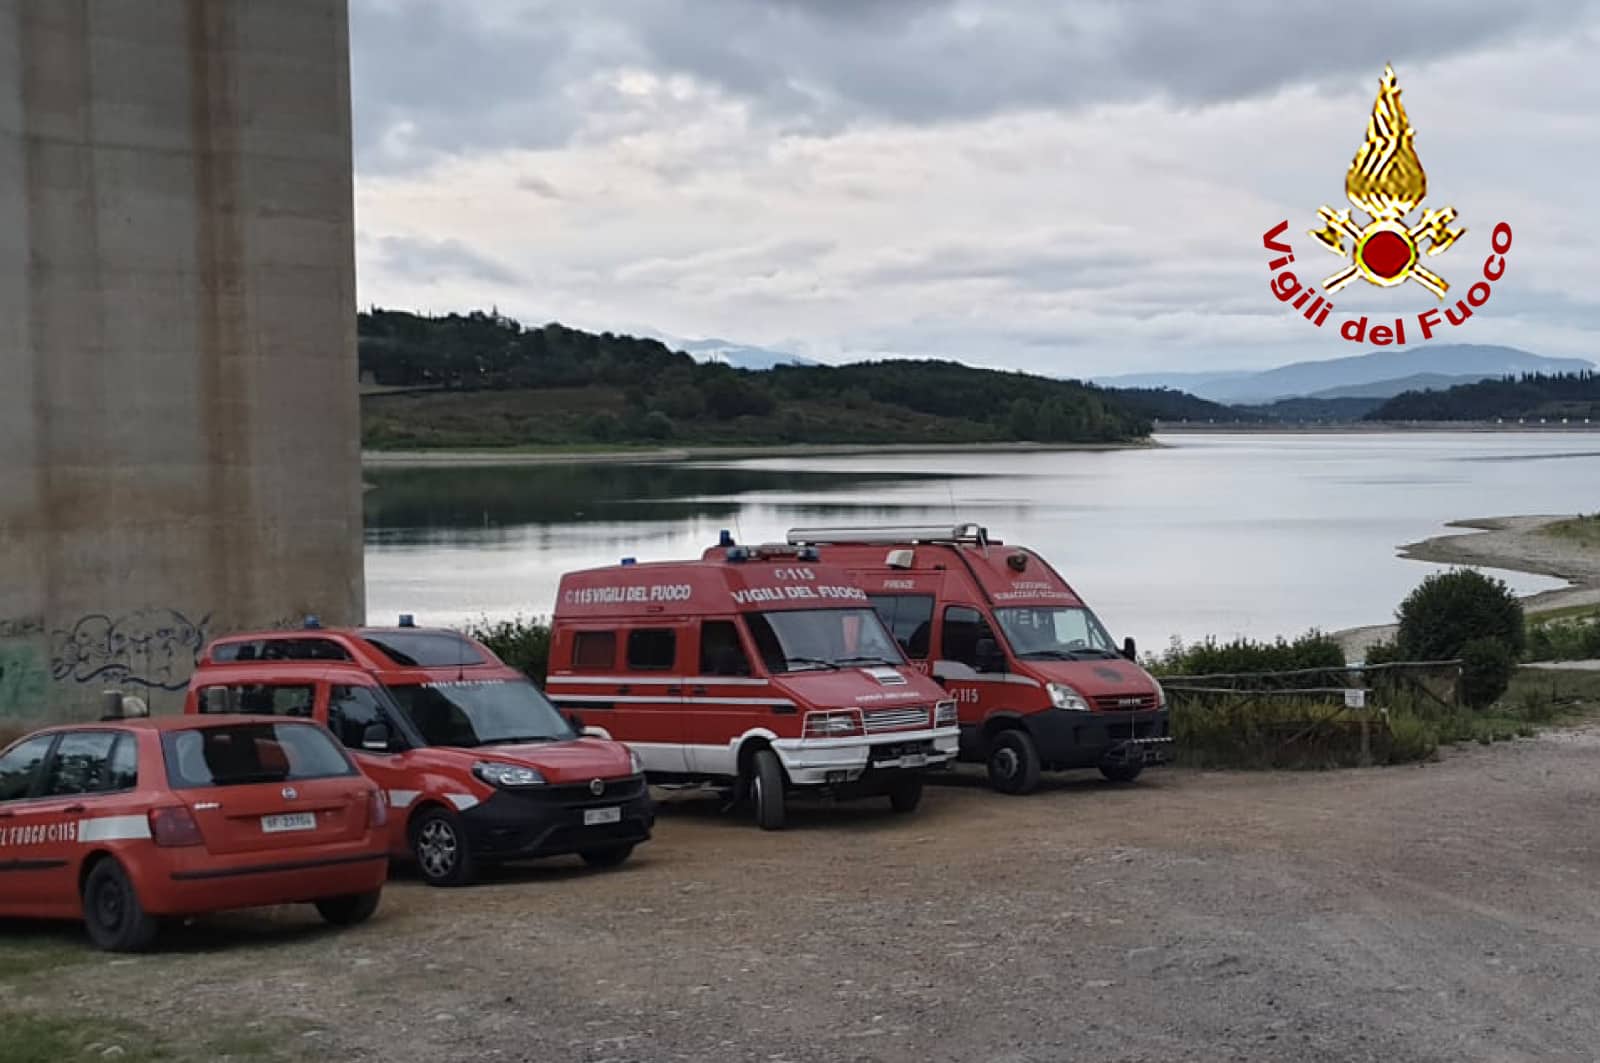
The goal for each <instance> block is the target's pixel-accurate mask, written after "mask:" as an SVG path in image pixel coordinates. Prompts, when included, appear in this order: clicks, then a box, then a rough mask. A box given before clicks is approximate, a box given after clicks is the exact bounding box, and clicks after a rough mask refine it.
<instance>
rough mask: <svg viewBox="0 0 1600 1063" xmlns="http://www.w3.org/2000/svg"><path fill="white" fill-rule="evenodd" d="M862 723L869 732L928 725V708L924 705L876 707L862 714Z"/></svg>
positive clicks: (899, 729) (900, 729)
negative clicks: (911, 707) (916, 706)
mask: <svg viewBox="0 0 1600 1063" xmlns="http://www.w3.org/2000/svg"><path fill="white" fill-rule="evenodd" d="M861 722H862V725H863V726H865V727H866V729H867V733H868V734H876V733H877V732H879V731H902V730H905V729H906V728H908V727H926V726H928V710H927V707H926V706H924V707H922V708H915V709H874V710H872V711H871V712H864V713H862V714H861Z"/></svg>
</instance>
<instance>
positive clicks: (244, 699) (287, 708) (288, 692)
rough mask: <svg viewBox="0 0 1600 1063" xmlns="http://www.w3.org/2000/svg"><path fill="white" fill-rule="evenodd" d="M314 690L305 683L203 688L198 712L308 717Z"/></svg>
mask: <svg viewBox="0 0 1600 1063" xmlns="http://www.w3.org/2000/svg"><path fill="white" fill-rule="evenodd" d="M316 695H317V690H316V687H313V686H311V685H309V684H305V683H236V684H234V685H233V686H215V687H203V688H201V690H200V695H199V698H198V701H199V703H200V711H201V712H203V713H209V714H210V715H212V716H303V717H308V718H309V717H310V716H311V712H312V709H313V707H314V706H315V705H316V700H317V697H316Z"/></svg>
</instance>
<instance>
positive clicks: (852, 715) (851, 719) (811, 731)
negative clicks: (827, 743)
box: [801, 709, 867, 738]
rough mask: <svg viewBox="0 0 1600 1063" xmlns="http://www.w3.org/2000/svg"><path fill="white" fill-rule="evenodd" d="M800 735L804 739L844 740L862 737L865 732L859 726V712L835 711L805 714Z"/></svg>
mask: <svg viewBox="0 0 1600 1063" xmlns="http://www.w3.org/2000/svg"><path fill="white" fill-rule="evenodd" d="M801 733H802V735H803V736H804V737H806V738H845V737H848V736H851V735H864V734H866V733H867V731H866V728H865V727H863V726H862V724H861V712H860V710H858V709H837V710H834V711H831V712H808V713H806V722H805V729H804V730H803V731H802V732H801Z"/></svg>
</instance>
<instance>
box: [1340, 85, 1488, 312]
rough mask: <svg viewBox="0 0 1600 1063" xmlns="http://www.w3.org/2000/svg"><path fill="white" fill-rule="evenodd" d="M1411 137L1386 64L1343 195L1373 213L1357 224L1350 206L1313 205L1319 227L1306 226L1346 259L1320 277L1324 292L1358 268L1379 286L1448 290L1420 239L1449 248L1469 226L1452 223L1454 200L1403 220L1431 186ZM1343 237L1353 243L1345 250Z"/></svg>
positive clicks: (1432, 247)
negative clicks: (1409, 284)
mask: <svg viewBox="0 0 1600 1063" xmlns="http://www.w3.org/2000/svg"><path fill="white" fill-rule="evenodd" d="M1415 138H1416V133H1415V131H1414V130H1413V129H1412V128H1411V120H1410V119H1409V118H1407V117H1406V109H1405V107H1404V106H1403V105H1402V104H1401V103H1400V86H1399V84H1398V83H1397V82H1396V81H1395V77H1394V68H1393V67H1390V66H1385V67H1384V68H1383V77H1382V79H1380V80H1379V82H1378V98H1377V99H1376V100H1375V101H1374V102H1373V104H1372V117H1371V118H1369V119H1367V139H1366V140H1365V141H1364V142H1363V143H1362V145H1361V148H1360V150H1358V151H1357V152H1356V157H1355V160H1354V161H1353V162H1351V163H1350V172H1349V173H1347V174H1345V178H1344V194H1345V197H1346V198H1348V199H1349V200H1350V202H1351V203H1353V204H1354V205H1355V207H1356V209H1358V210H1362V211H1365V212H1366V213H1367V214H1369V215H1371V220H1370V221H1368V222H1367V223H1366V224H1365V225H1359V224H1357V223H1356V222H1355V221H1354V220H1352V219H1351V216H1350V211H1349V210H1334V209H1333V208H1331V207H1322V208H1321V209H1319V210H1318V211H1317V216H1318V217H1320V218H1321V219H1322V222H1323V225H1322V228H1320V229H1313V230H1311V235H1312V236H1315V237H1316V238H1317V239H1318V240H1319V241H1321V242H1322V245H1323V246H1324V247H1326V248H1327V249H1328V250H1329V251H1332V252H1333V253H1334V254H1336V255H1338V256H1339V257H1340V258H1343V259H1348V260H1349V262H1350V264H1349V265H1347V266H1345V267H1344V268H1343V269H1341V270H1339V271H1338V272H1337V273H1335V274H1333V275H1332V276H1330V277H1328V278H1327V279H1326V280H1325V281H1323V282H1322V286H1323V287H1324V288H1325V289H1327V290H1328V292H1329V293H1332V292H1336V291H1338V290H1339V289H1340V288H1343V287H1344V286H1345V285H1346V284H1349V283H1350V282H1351V281H1353V280H1355V279H1356V277H1358V276H1360V277H1364V278H1366V280H1367V282H1368V283H1369V284H1376V285H1378V286H1379V287H1381V288H1393V287H1394V286H1396V285H1398V284H1404V283H1405V282H1406V281H1408V280H1414V281H1416V282H1417V283H1418V284H1420V285H1422V286H1423V287H1424V288H1426V289H1428V290H1429V291H1430V292H1432V293H1433V294H1434V295H1436V296H1438V297H1439V298H1440V299H1443V298H1444V293H1445V292H1447V291H1449V290H1450V285H1449V284H1448V283H1446V281H1445V280H1444V278H1443V277H1440V276H1439V275H1438V274H1437V273H1434V272H1433V271H1432V270H1430V269H1428V268H1427V267H1426V266H1424V265H1422V264H1421V261H1420V259H1421V257H1422V256H1421V241H1422V240H1423V239H1426V240H1427V241H1428V249H1427V253H1428V255H1429V256H1430V257H1432V256H1433V255H1437V254H1439V253H1440V252H1442V251H1445V250H1446V249H1448V248H1449V247H1450V245H1451V244H1453V243H1455V242H1456V241H1457V240H1458V239H1460V237H1461V234H1462V233H1464V232H1466V230H1465V229H1452V228H1450V226H1451V225H1452V224H1453V223H1454V222H1455V220H1456V208H1454V207H1443V208H1440V209H1439V210H1424V211H1423V212H1422V216H1421V218H1420V219H1419V220H1418V221H1417V223H1416V224H1415V225H1410V226H1408V225H1406V223H1405V217H1406V215H1408V214H1410V213H1411V212H1412V211H1413V210H1415V209H1416V208H1417V206H1418V205H1419V204H1420V203H1421V202H1422V200H1423V197H1424V196H1426V195H1427V194H1428V175H1427V174H1426V173H1425V172H1423V169H1422V161H1421V160H1420V159H1418V158H1417V149H1416V146H1415V145H1414V144H1413V143H1412V141H1413V140H1415ZM1347 237H1348V238H1349V239H1350V241H1351V243H1352V246H1351V247H1350V249H1349V250H1348V251H1347V250H1346V249H1345V239H1346V238H1347Z"/></svg>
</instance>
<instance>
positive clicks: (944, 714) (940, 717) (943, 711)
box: [933, 701, 961, 727]
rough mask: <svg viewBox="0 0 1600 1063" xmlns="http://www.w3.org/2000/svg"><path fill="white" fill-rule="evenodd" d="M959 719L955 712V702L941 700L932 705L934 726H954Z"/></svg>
mask: <svg viewBox="0 0 1600 1063" xmlns="http://www.w3.org/2000/svg"><path fill="white" fill-rule="evenodd" d="M960 721H961V717H960V716H959V715H957V713H956V703H955V702H953V701H941V702H939V703H938V704H936V705H935V706H934V707H933V725H934V726H935V727H954V726H955V725H956V724H957V723H959V722H960Z"/></svg>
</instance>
